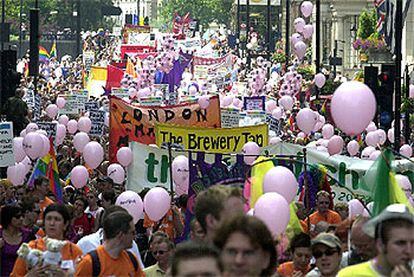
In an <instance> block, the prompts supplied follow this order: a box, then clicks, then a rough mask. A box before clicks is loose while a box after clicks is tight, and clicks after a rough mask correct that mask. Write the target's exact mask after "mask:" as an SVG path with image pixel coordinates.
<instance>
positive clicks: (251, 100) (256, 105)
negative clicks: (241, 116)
mask: <svg viewBox="0 0 414 277" xmlns="http://www.w3.org/2000/svg"><path fill="white" fill-rule="evenodd" d="M243 101H244V105H243V107H244V109H245V110H246V111H248V110H262V111H264V110H265V101H266V97H265V96H251V97H244V98H243Z"/></svg>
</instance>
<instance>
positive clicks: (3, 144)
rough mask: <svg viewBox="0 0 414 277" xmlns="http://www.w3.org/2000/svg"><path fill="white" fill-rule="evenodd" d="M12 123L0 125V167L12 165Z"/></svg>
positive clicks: (13, 161)
mask: <svg viewBox="0 0 414 277" xmlns="http://www.w3.org/2000/svg"><path fill="white" fill-rule="evenodd" d="M14 163H15V160H14V155H13V122H2V123H0V167H7V166H10V165H14Z"/></svg>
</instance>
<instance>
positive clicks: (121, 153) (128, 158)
mask: <svg viewBox="0 0 414 277" xmlns="http://www.w3.org/2000/svg"><path fill="white" fill-rule="evenodd" d="M116 159H117V160H118V162H119V163H120V164H121V165H122V166H125V167H127V166H129V165H130V164H131V163H132V159H133V154H132V151H131V149H130V148H129V147H121V148H119V149H118V152H117V153H116Z"/></svg>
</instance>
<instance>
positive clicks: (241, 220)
mask: <svg viewBox="0 0 414 277" xmlns="http://www.w3.org/2000/svg"><path fill="white" fill-rule="evenodd" d="M234 233H241V234H243V235H245V236H247V237H248V238H249V239H250V243H251V244H252V245H254V246H256V247H260V248H262V250H263V251H264V252H267V253H268V254H269V257H270V260H269V265H268V267H267V268H266V269H264V270H263V271H262V272H261V273H260V276H271V275H272V274H273V273H274V269H275V267H276V265H277V253H276V247H275V241H274V240H273V237H272V234H271V233H270V231H269V229H268V228H267V227H266V225H265V224H264V223H263V221H261V220H260V219H258V218H256V217H253V216H248V215H244V214H242V215H236V216H234V217H231V218H230V219H228V220H226V221H225V222H224V223H223V224H222V225H221V226H220V227H219V228H218V230H217V231H216V232H215V237H214V240H213V241H214V244H215V245H216V246H217V247H218V248H219V249H220V250H223V248H224V246H225V245H226V243H227V240H228V239H229V238H230V236H231V235H232V234H234Z"/></svg>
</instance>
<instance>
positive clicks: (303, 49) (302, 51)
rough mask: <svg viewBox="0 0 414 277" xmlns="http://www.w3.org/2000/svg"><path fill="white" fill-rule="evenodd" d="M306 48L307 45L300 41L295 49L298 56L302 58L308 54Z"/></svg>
mask: <svg viewBox="0 0 414 277" xmlns="http://www.w3.org/2000/svg"><path fill="white" fill-rule="evenodd" d="M306 48H307V46H306V44H305V43H304V42H303V41H298V42H296V44H295V46H294V49H293V50H294V51H295V54H296V56H298V58H299V59H302V58H303V57H304V56H305V54H306Z"/></svg>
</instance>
